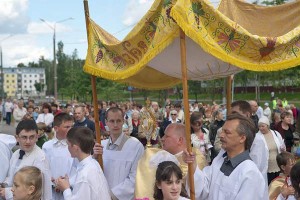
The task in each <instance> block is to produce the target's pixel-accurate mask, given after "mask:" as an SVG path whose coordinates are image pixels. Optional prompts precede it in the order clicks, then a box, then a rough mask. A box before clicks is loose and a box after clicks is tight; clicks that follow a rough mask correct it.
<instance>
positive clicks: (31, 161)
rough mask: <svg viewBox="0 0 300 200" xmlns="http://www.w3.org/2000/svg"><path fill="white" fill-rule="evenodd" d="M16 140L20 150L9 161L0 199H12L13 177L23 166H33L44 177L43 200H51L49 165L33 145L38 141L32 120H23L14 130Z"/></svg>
mask: <svg viewBox="0 0 300 200" xmlns="http://www.w3.org/2000/svg"><path fill="white" fill-rule="evenodd" d="M16 139H17V141H18V142H19V145H20V149H19V150H17V151H15V152H14V153H13V155H12V157H11V159H10V168H9V172H8V176H7V177H6V179H5V181H4V183H5V184H6V185H7V187H6V188H0V197H3V198H5V199H6V200H9V199H12V198H13V194H12V192H11V187H12V185H13V178H14V175H15V173H16V172H17V171H19V169H21V168H22V167H25V166H35V167H37V168H39V169H40V170H41V171H42V172H43V175H44V177H45V181H44V184H43V196H42V199H43V200H51V199H52V193H51V182H50V171H49V164H48V161H47V159H46V156H45V153H44V152H43V151H42V150H41V149H40V148H39V147H38V146H37V145H36V144H35V143H36V141H37V139H38V128H37V125H36V123H35V122H34V121H33V120H23V121H21V122H20V123H19V124H18V126H17V128H16Z"/></svg>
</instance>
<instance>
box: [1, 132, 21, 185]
mask: <svg viewBox="0 0 300 200" xmlns="http://www.w3.org/2000/svg"><path fill="white" fill-rule="evenodd" d="M16 143H17V141H16V138H15V137H14V136H12V135H7V134H0V163H1V170H0V183H2V182H3V181H4V180H5V178H6V176H7V173H8V170H9V161H10V158H11V155H12V148H13V147H14V146H15V145H16Z"/></svg>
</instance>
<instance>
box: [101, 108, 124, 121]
mask: <svg viewBox="0 0 300 200" xmlns="http://www.w3.org/2000/svg"><path fill="white" fill-rule="evenodd" d="M110 112H121V113H122V116H124V113H123V110H122V109H121V108H118V107H111V108H109V109H108V110H107V111H106V112H105V119H107V116H108V113H110Z"/></svg>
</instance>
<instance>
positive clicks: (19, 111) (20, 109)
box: [13, 100, 27, 127]
mask: <svg viewBox="0 0 300 200" xmlns="http://www.w3.org/2000/svg"><path fill="white" fill-rule="evenodd" d="M26 113H27V110H26V108H24V102H23V101H22V100H19V101H18V106H17V107H16V108H15V109H14V112H13V117H14V119H15V127H17V126H18V124H19V122H20V121H21V120H22V119H23V117H24V116H25V115H26Z"/></svg>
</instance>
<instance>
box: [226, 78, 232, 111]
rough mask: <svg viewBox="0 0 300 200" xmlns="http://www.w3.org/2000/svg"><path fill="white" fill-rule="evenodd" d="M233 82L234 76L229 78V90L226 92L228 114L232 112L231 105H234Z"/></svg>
mask: <svg viewBox="0 0 300 200" xmlns="http://www.w3.org/2000/svg"><path fill="white" fill-rule="evenodd" d="M232 81H233V75H230V76H228V77H227V90H226V109H227V113H230V111H231V103H232Z"/></svg>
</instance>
